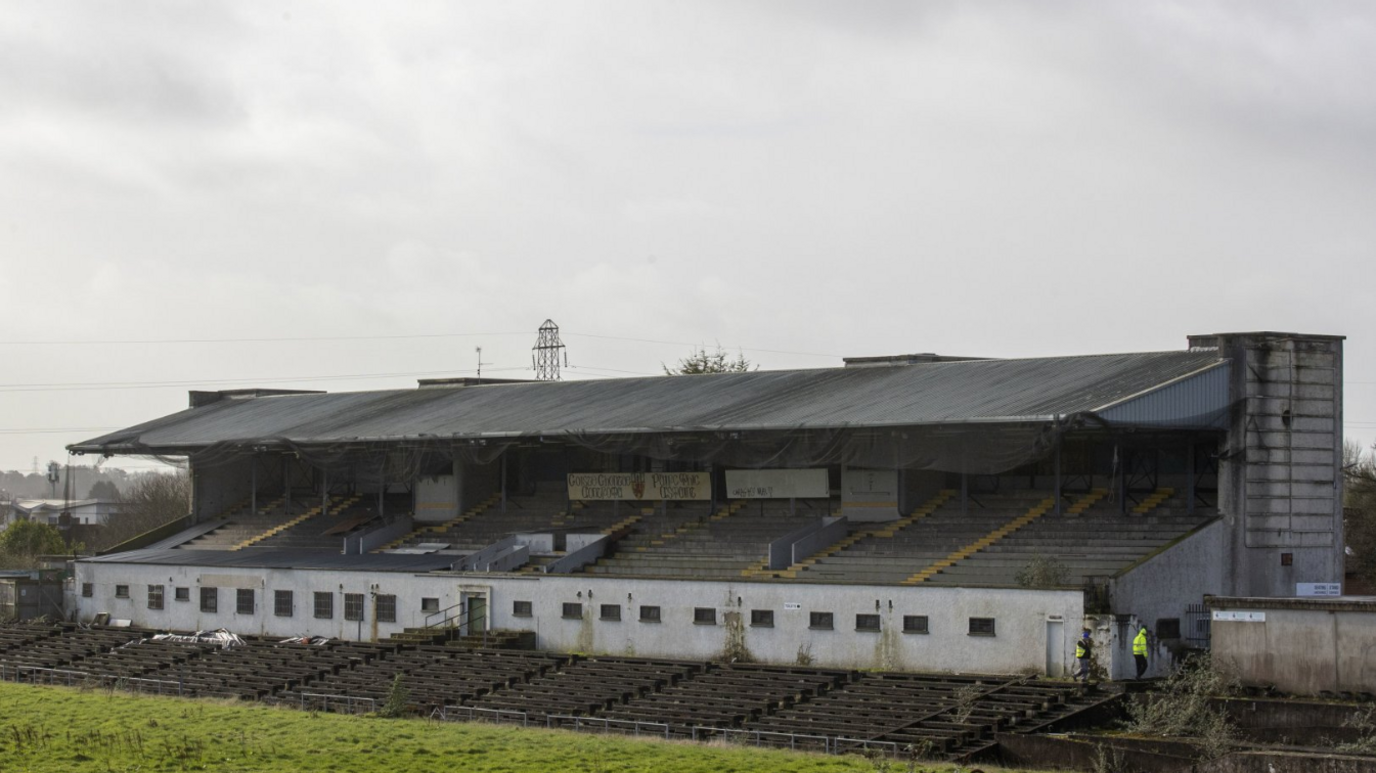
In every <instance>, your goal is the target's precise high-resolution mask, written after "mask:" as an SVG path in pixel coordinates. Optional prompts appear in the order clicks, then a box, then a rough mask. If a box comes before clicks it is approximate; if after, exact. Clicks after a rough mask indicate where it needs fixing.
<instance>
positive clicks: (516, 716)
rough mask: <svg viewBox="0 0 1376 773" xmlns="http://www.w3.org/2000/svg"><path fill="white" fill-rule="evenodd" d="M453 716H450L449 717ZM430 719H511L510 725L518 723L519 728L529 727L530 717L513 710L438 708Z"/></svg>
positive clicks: (477, 720) (475, 707)
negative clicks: (519, 724) (436, 717)
mask: <svg viewBox="0 0 1376 773" xmlns="http://www.w3.org/2000/svg"><path fill="white" fill-rule="evenodd" d="M451 714H452V715H453V716H450V715H451ZM430 716H431V717H435V716H438V717H439V718H440V719H442V720H444V721H446V722H453V721H461V720H465V719H466V720H467V721H469V722H482V721H484V719H485V718H486V721H489V722H502V721H505V720H503V719H502V718H503V717H513V719H512V720H510V721H511V722H512V723H515V722H518V721H519V722H520V723H521V727H529V726H530V715H529V714H527V713H526V712H524V711H515V710H513V709H484V708H479V707H477V706H440V707H439V708H437V709H435V710H434V711H433V712H431V714H430Z"/></svg>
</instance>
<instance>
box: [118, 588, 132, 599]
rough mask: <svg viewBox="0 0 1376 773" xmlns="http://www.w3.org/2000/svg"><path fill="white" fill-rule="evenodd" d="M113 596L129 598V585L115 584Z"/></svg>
mask: <svg viewBox="0 0 1376 773" xmlns="http://www.w3.org/2000/svg"><path fill="white" fill-rule="evenodd" d="M115 598H117V599H127V598H129V586H128V585H116V586H115Z"/></svg>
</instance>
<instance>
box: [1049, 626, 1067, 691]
mask: <svg viewBox="0 0 1376 773" xmlns="http://www.w3.org/2000/svg"><path fill="white" fill-rule="evenodd" d="M1064 627H1065V623H1064V621H1061V620H1047V621H1046V675H1047V676H1049V677H1060V676H1065V662H1064V661H1065V639H1064V638H1063V637H1064V636H1065V632H1064Z"/></svg>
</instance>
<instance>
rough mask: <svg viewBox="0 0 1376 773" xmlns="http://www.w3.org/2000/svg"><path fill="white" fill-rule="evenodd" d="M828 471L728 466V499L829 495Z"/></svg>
mask: <svg viewBox="0 0 1376 773" xmlns="http://www.w3.org/2000/svg"><path fill="white" fill-rule="evenodd" d="M830 493H831V492H830V490H829V488H828V485H827V471H826V470H825V469H816V470H727V471H726V498H727V499H795V498H796V499H826V498H827V497H828V496H829V495H830Z"/></svg>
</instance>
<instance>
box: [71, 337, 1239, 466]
mask: <svg viewBox="0 0 1376 773" xmlns="http://www.w3.org/2000/svg"><path fill="white" fill-rule="evenodd" d="M1220 362H1221V360H1220V359H1219V356H1218V353H1217V352H1216V351H1214V350H1201V349H1193V350H1189V351H1176V352H1149V353H1139V354H1105V355H1095V356H1082V357H1049V358H1036V359H1014V360H972V361H964V362H932V363H920V364H913V365H904V366H896V367H875V368H833V369H820V370H795V371H756V372H752V373H725V374H715V375H701V376H673V377H669V376H661V377H652V378H627V379H608V380H598V381H570V382H539V383H524V384H494V385H484V386H469V387H461V388H453V389H404V390H387V391H377V392H351V393H336V394H308V395H283V396H273V397H257V398H252V399H224V400H221V401H219V402H215V403H212V404H210V405H204V406H201V407H198V408H191V409H188V410H185V411H181V412H179V413H175V414H172V415H170V416H166V417H163V418H161V419H155V420H153V421H150V422H146V423H144V424H139V425H137V426H134V427H130V428H128V429H125V430H121V431H119V432H113V433H110V434H108V435H104V436H101V437H98V438H95V439H93V440H88V441H86V442H83V443H77V444H75V445H73V446H71V448H72V449H73V450H77V451H85V452H108V453H130V452H146V451H148V450H150V449H152V450H159V449H161V450H165V451H168V452H173V451H176V450H184V449H195V448H200V447H204V446H208V445H211V444H214V443H218V442H224V441H237V442H251V441H255V440H265V441H271V440H277V439H282V440H289V441H291V442H294V443H301V444H309V443H336V442H349V441H370V440H403V439H421V438H458V439H463V438H484V437H490V438H496V437H538V436H542V435H559V434H564V433H586V434H591V435H597V434H612V433H623V432H683V431H733V430H797V429H835V428H846V427H849V428H857V427H894V426H921V425H931V424H950V423H975V422H1040V421H1047V420H1049V419H1050V418H1052V417H1056V416H1066V415H1070V414H1076V413H1087V412H1093V411H1094V410H1096V409H1098V408H1100V407H1107V406H1112V405H1114V404H1116V403H1118V402H1121V401H1123V400H1125V399H1127V398H1130V397H1132V396H1135V395H1140V394H1142V393H1144V392H1148V391H1150V390H1152V389H1154V388H1156V387H1159V386H1162V385H1164V384H1167V383H1170V382H1172V381H1174V380H1177V379H1180V378H1182V377H1185V376H1189V375H1191V374H1194V373H1198V372H1200V371H1203V370H1206V369H1208V368H1210V367H1213V366H1216V365H1217V364H1218V363H1220Z"/></svg>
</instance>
